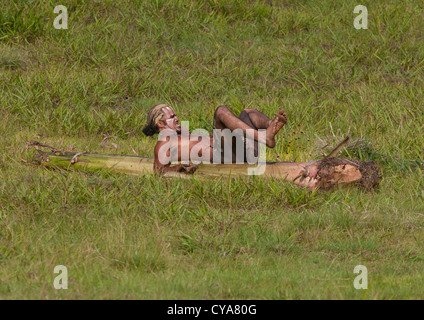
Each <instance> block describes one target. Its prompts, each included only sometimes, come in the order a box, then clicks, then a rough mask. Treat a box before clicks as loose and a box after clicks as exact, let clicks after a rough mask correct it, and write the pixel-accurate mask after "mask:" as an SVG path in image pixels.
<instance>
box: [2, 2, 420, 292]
mask: <svg viewBox="0 0 424 320" xmlns="http://www.w3.org/2000/svg"><path fill="white" fill-rule="evenodd" d="M60 4H62V5H65V6H67V8H68V12H69V24H68V26H69V29H68V30H56V29H54V28H53V20H54V18H55V15H54V13H53V9H54V6H55V5H56V4H55V3H53V2H47V1H36V0H34V1H31V0H28V1H18V0H14V1H6V2H2V4H0V113H1V118H0V147H1V153H0V298H2V299H91V298H100V299H111V298H116V299H362V298H365V299H422V298H423V293H422V285H421V284H422V281H423V280H424V279H423V274H422V270H423V267H424V254H423V242H424V232H423V226H424V215H423V214H424V191H423V190H424V177H423V166H422V162H423V156H422V154H423V151H424V111H423V110H424V109H423V106H422V101H423V98H424V96H423V94H424V90H423V80H424V72H423V70H424V44H423V42H422V30H424V19H423V14H422V12H424V11H423V4H422V1H412V0H410V1H406V2H405V1H385V2H378V3H377V2H375V1H363V2H361V4H362V5H366V6H367V7H368V13H369V24H368V26H369V29H368V30H356V29H355V28H354V27H353V20H354V18H355V16H356V15H355V14H354V13H353V9H354V7H355V6H356V5H357V4H359V3H357V2H354V1H330V0H326V1H320V2H316V1H229V0H208V1H198V2H195V1H188V0H175V1H161V0H156V1H141V0H140V1H137V0H135V1H129V0H127V1H119V2H118V1H82V0H64V1H62V2H61V3H60ZM157 103H169V104H171V105H172V106H174V107H175V110H176V111H177V113H178V114H179V118H180V119H181V120H189V121H190V127H191V128H192V129H194V128H205V129H207V130H212V117H213V112H214V110H215V108H216V107H217V106H219V105H222V104H225V105H227V106H228V107H229V108H230V109H231V110H233V111H234V112H235V113H239V112H241V111H242V110H243V109H244V108H257V109H258V110H260V111H262V112H264V113H266V114H268V115H269V116H272V115H273V114H275V113H276V112H277V111H278V110H279V109H280V108H284V109H285V110H286V112H287V114H288V116H289V122H288V124H287V126H286V128H285V129H283V130H282V132H281V133H280V134H279V136H278V139H277V146H276V148H275V149H272V150H267V159H268V160H270V161H305V160H310V159H317V158H320V157H322V155H323V154H325V153H326V152H328V151H329V150H330V149H331V148H332V147H334V146H335V145H336V144H337V143H338V142H339V141H341V139H342V138H343V137H344V136H345V135H347V134H349V135H350V136H351V137H352V141H353V142H352V143H351V144H350V145H349V146H348V147H347V148H345V149H344V150H343V153H342V155H341V156H343V157H349V158H359V159H362V160H376V161H378V162H379V163H380V164H381V166H382V168H383V173H384V179H383V180H382V182H381V185H380V188H379V189H378V190H377V191H376V192H374V193H367V192H364V191H361V190H358V189H355V188H345V189H341V190H336V191H334V192H328V193H320V192H319V193H312V194H311V193H308V192H307V191H306V190H303V189H300V188H297V187H295V186H293V185H291V184H288V183H283V182H281V181H277V180H272V179H262V178H261V177H250V178H249V179H226V178H225V179H214V180H210V181H209V180H208V181H198V180H196V179H188V180H178V179H166V178H161V177H155V176H144V177H131V176H125V175H122V174H112V173H109V172H105V173H100V172H94V173H93V172H81V171H54V170H46V169H43V168H40V167H32V166H28V165H26V164H25V162H24V161H30V160H31V158H32V156H33V154H34V152H33V150H31V149H28V148H27V146H26V144H27V142H28V141H29V140H38V141H40V142H44V143H46V144H49V145H53V146H55V147H57V148H61V149H69V150H74V151H90V152H98V153H118V154H128V155H132V154H138V155H142V156H152V155H153V147H154V145H155V138H147V137H145V136H143V134H142V133H141V129H142V127H143V125H144V123H145V120H146V111H147V110H149V109H150V108H151V107H152V106H153V105H155V104H157ZM108 136H116V138H113V139H111V140H109V141H110V142H113V143H115V144H116V145H117V148H115V147H114V146H113V145H112V144H101V142H102V141H103V139H104V138H105V137H108ZM22 160H24V161H22ZM360 264H362V265H365V266H366V267H367V268H368V274H369V278H368V284H369V289H368V291H366V292H364V290H356V289H355V288H354V286H353V281H354V278H355V277H356V276H357V275H356V274H354V273H353V270H354V267H355V266H356V265H360ZM56 265H65V266H66V267H67V268H68V274H69V289H68V290H55V289H54V287H53V279H54V277H55V276H56V274H54V273H53V270H54V267H55V266H56Z"/></svg>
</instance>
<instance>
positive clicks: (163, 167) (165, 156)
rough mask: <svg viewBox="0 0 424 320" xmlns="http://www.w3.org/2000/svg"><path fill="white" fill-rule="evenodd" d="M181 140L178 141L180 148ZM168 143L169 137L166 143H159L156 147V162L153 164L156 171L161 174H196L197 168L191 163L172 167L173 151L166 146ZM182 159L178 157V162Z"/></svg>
mask: <svg viewBox="0 0 424 320" xmlns="http://www.w3.org/2000/svg"><path fill="white" fill-rule="evenodd" d="M179 140H180V139H178V147H179V144H180V143H179ZM166 143H169V137H167V140H166V141H158V143H157V144H156V146H155V150H154V154H155V161H154V164H153V168H154V171H155V172H157V173H159V174H164V173H166V172H184V173H194V171H196V169H197V166H196V165H194V164H192V163H190V164H177V165H175V166H172V167H171V160H170V155H171V149H170V148H169V147H166V146H164V145H165V144H166ZM161 148H166V149H167V150H161ZM179 158H180V155H179V156H178V160H180V159H179Z"/></svg>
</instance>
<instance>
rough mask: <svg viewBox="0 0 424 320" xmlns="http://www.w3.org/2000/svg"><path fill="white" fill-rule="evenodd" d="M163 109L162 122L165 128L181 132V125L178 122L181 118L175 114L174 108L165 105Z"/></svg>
mask: <svg viewBox="0 0 424 320" xmlns="http://www.w3.org/2000/svg"><path fill="white" fill-rule="evenodd" d="M162 110H163V113H164V114H163V119H162V120H161V122H162V123H163V124H164V129H165V128H168V129H172V130H175V131H177V133H181V126H180V125H179V124H178V122H179V119H178V117H177V115H176V114H175V111H174V109H172V108H171V107H165V108H163V109H162Z"/></svg>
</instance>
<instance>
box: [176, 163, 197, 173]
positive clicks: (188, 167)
mask: <svg viewBox="0 0 424 320" xmlns="http://www.w3.org/2000/svg"><path fill="white" fill-rule="evenodd" d="M178 167H179V168H178V172H184V173H189V174H193V173H194V171H196V170H197V165H195V164H192V163H190V164H179V165H178Z"/></svg>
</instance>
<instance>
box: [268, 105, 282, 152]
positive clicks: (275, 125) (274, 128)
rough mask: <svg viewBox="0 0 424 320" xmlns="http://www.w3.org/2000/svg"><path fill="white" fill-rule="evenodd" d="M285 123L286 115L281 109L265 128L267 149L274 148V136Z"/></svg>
mask: <svg viewBox="0 0 424 320" xmlns="http://www.w3.org/2000/svg"><path fill="white" fill-rule="evenodd" d="M286 123H287V115H286V113H285V112H284V110H283V109H281V110H280V111H278V113H277V115H276V116H275V118H274V119H273V120H270V121H269V124H268V127H267V128H266V146H267V147H268V148H274V147H275V135H276V134H277V133H278V131H280V129H281V128H282V127H283V126H284V125H285V124H286Z"/></svg>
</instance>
